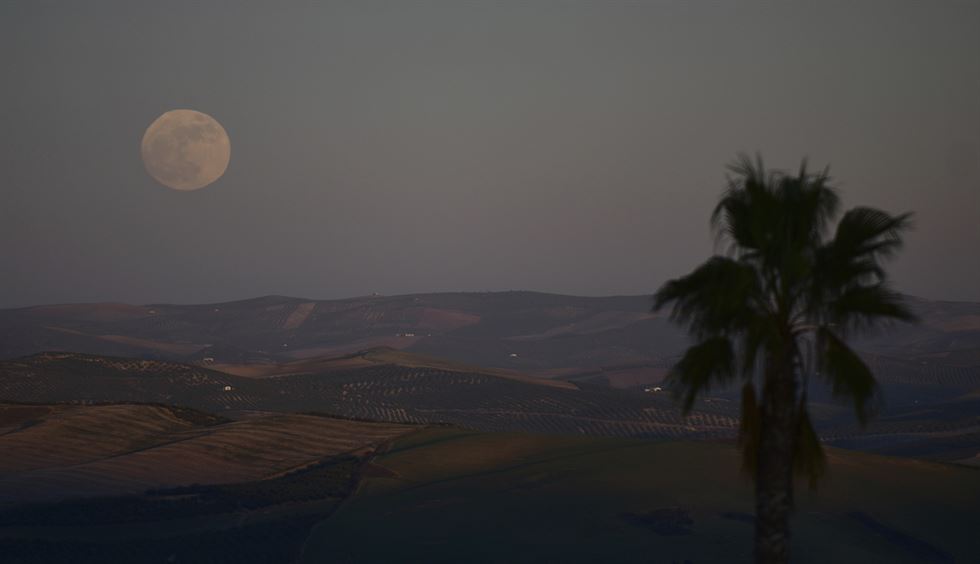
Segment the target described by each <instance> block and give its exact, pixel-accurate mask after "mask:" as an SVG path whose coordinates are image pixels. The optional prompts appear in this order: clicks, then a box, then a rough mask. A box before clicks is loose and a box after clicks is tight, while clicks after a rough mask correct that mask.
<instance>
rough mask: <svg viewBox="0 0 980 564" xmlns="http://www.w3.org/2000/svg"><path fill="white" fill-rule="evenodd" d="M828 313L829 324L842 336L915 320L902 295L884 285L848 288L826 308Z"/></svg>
mask: <svg viewBox="0 0 980 564" xmlns="http://www.w3.org/2000/svg"><path fill="white" fill-rule="evenodd" d="M827 310H828V314H829V319H830V322H831V323H833V324H834V325H835V326H836V327H838V328H839V329H838V331H839V332H841V333H842V334H849V333H853V332H855V331H866V330H868V329H871V328H872V327H873V326H875V325H880V324H881V323H882V322H888V321H904V322H913V321H915V320H916V316H915V314H914V313H912V311H911V310H910V309H909V308H908V306H907V305H905V301H904V299H903V298H902V295H901V294H899V293H898V292H894V291H892V290H891V289H890V288H889V287H888V286H887V285H886V284H884V283H878V284H873V285H870V286H863V285H853V286H849V287H848V288H847V289H845V290H844V291H843V292H842V293H841V294H840V295H839V296H838V297H837V298H835V299H834V300H833V301H832V302H831V303H829V304H827Z"/></svg>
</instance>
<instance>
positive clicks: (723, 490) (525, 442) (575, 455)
mask: <svg viewBox="0 0 980 564" xmlns="http://www.w3.org/2000/svg"><path fill="white" fill-rule="evenodd" d="M830 459H831V469H830V474H829V477H828V479H827V480H826V481H825V482H824V484H823V485H822V486H821V488H820V490H819V491H817V492H816V493H810V492H809V491H808V490H806V488H805V487H804V488H800V490H799V492H798V495H797V504H798V507H797V514H796V517H795V519H794V528H795V531H796V535H795V537H794V548H795V556H794V562H814V563H816V562H888V563H901V562H978V561H980V550H978V549H977V543H976V531H977V523H980V471H977V470H975V469H971V468H964V467H957V466H951V465H942V464H936V463H928V462H919V461H911V460H903V459H893V458H886V457H879V456H874V455H866V454H859V453H854V452H848V451H840V450H831V451H830ZM738 463H739V461H738V456H737V453H736V451H735V449H734V447H732V446H730V445H725V444H718V443H679V442H678V443H655V442H645V441H636V440H628V439H596V438H579V437H555V436H540V435H538V436H533V435H518V434H478V433H468V432H464V431H457V430H451V429H430V430H426V431H422V432H420V433H417V434H413V435H410V436H407V437H403V438H401V439H399V440H397V441H396V442H395V443H394V445H393V446H392V448H391V450H390V451H389V452H387V453H386V454H383V455H381V456H379V457H378V458H376V459H375V461H374V465H375V467H374V468H373V470H374V471H373V472H370V473H367V474H368V476H369V477H367V478H366V479H365V481H364V482H363V484H362V487H361V488H360V491H359V492H358V493H357V494H356V495H355V496H354V497H353V498H351V499H350V500H348V502H347V503H346V504H345V505H344V506H343V507H342V508H341V509H340V510H339V511H338V512H337V513H335V514H334V515H333V516H332V517H331V518H330V519H328V520H326V521H324V522H322V523H320V524H319V525H318V526H316V527H315V528H314V529H313V532H312V534H311V535H310V538H309V539H308V541H307V543H306V546H305V549H304V552H303V554H304V557H303V560H302V561H303V562H307V563H318V562H326V561H330V562H391V561H417V562H686V561H690V562H694V563H697V562H748V561H750V557H751V545H752V530H753V529H752V516H751V513H752V487H751V484H750V483H749V482H748V481H747V480H746V479H745V477H744V476H742V475H740V473H739V472H738Z"/></svg>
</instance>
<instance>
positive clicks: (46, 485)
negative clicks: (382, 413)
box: [0, 404, 412, 503]
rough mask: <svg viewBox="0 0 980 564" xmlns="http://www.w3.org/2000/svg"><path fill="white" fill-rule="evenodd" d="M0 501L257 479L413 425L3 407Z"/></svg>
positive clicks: (152, 409) (146, 408)
mask: <svg viewBox="0 0 980 564" xmlns="http://www.w3.org/2000/svg"><path fill="white" fill-rule="evenodd" d="M0 424H2V430H0V433H2V434H0V452H2V453H3V456H2V457H0V503H9V502H13V501H38V500H45V499H61V498H66V497H73V496H95V495H119V494H128V493H141V492H143V491H145V490H147V489H152V488H162V487H173V486H179V485H187V484H212V483H228V482H246V481H254V480H261V479H265V478H269V477H270V476H275V475H277V474H279V473H282V472H287V471H290V470H295V469H297V468H301V467H304V466H306V465H309V464H312V463H315V462H317V461H320V460H323V459H325V458H328V457H331V456H337V455H339V454H343V453H351V452H356V451H361V450H365V449H373V448H376V447H377V446H378V445H380V444H382V443H384V442H385V441H388V440H390V439H391V438H392V437H395V436H397V435H400V434H402V433H406V432H408V431H411V430H412V427H409V426H405V425H393V424H385V423H368V422H360V421H348V420H338V419H331V418H327V417H320V416H312V415H295V414H265V415H256V416H254V417H249V418H247V419H243V420H239V421H227V420H223V419H221V418H218V417H214V416H210V415H207V414H204V413H201V412H196V411H192V410H187V409H178V408H172V407H168V406H159V405H127V404H122V405H86V406H82V405H50V406H47V405H41V406H25V405H9V404H8V405H0Z"/></svg>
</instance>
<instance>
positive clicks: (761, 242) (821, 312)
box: [653, 155, 913, 564]
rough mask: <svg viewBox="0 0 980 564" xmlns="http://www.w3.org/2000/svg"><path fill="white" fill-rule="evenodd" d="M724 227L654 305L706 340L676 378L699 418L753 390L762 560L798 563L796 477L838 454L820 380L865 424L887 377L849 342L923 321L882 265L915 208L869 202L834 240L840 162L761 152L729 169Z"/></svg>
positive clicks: (750, 456)
mask: <svg viewBox="0 0 980 564" xmlns="http://www.w3.org/2000/svg"><path fill="white" fill-rule="evenodd" d="M729 170H730V171H731V173H732V175H731V176H730V177H729V178H728V188H727V190H726V192H725V193H724V195H723V196H722V198H721V201H720V202H719V203H718V206H717V208H715V211H714V214H713V215H712V225H713V227H714V229H715V232H716V235H717V236H718V241H719V243H720V242H726V243H727V244H728V247H727V253H726V256H713V257H711V258H710V259H708V260H707V262H705V263H704V264H702V265H701V266H699V267H698V268H696V269H695V270H694V271H693V272H691V273H690V274H688V275H687V276H684V277H682V278H677V279H675V280H671V281H669V282H667V283H665V284H664V285H663V286H662V287H661V288H660V289H659V290H658V291H657V293H656V295H655V296H654V306H653V309H654V311H657V310H660V309H661V308H663V307H664V306H666V305H668V304H672V310H671V319H672V320H674V321H675V322H678V323H680V324H683V325H685V326H686V327H687V328H688V330H689V332H690V333H691V336H692V337H693V338H694V340H695V344H694V345H693V346H691V347H690V348H689V349H688V350H687V351H686V353H685V354H684V356H683V357H682V358H681V360H680V361H679V362H678V363H677V365H676V366H675V367H674V368H673V370H672V372H671V383H672V385H674V386H675V391H677V392H678V394H679V396H680V398H681V399H682V400H683V406H684V410H685V413H687V412H688V411H690V409H691V407H692V406H693V405H694V402H695V400H696V398H697V396H698V395H699V394H701V393H703V392H705V391H707V390H708V389H709V388H710V387H711V386H717V385H725V384H730V383H733V382H735V381H740V382H743V385H742V422H741V429H740V437H739V442H740V445H741V448H742V450H743V454H744V462H745V464H746V467H747V469H749V470H750V471H751V472H752V473H753V475H754V477H755V487H756V534H755V551H756V561H757V562H760V563H767V564H768V563H777V562H778V563H782V562H787V561H788V559H789V544H790V543H789V538H790V531H789V516H790V513H791V511H792V507H793V473H794V471H796V472H797V473H802V474H806V475H808V476H809V477H810V480H811V485H813V484H815V483H816V482H815V481H816V479H817V477H819V475H820V474H821V473H822V472H823V470H824V465H825V459H824V455H823V451H822V449H821V446H820V442H819V439H818V437H817V435H816V433H815V431H814V429H813V427H812V425H811V422H810V417H809V415H808V413H807V387H808V377H809V376H810V375H814V376H817V377H818V378H820V379H822V380H825V381H826V382H827V383H828V384H829V385H830V387H831V389H832V391H833V394H834V395H835V396H837V397H846V398H849V399H850V400H852V401H853V404H854V409H855V412H856V413H857V418H858V420H859V421H860V422H861V423H862V424H864V423H865V422H867V420H868V417H869V416H870V414H871V412H872V410H873V408H874V403H875V402H874V399H875V398H876V396H877V394H876V389H877V388H876V384H875V379H874V376H873V375H872V373H871V371H870V370H869V368H868V367H867V366H866V365H865V363H864V362H863V361H862V360H861V358H860V357H859V356H858V355H857V354H856V353H855V352H854V351H853V350H851V348H849V347H848V345H847V344H846V340H847V339H848V338H849V337H851V336H852V335H853V334H854V333H855V332H859V331H862V330H865V329H868V328H870V327H871V326H873V325H875V324H876V323H878V322H880V321H883V320H904V321H911V320H912V319H913V316H912V314H911V312H910V311H909V310H908V309H907V308H906V307H905V305H903V302H902V298H901V296H900V295H899V294H897V293H895V292H893V291H892V290H891V289H889V286H888V283H887V277H886V273H885V271H884V270H883V269H882V260H883V259H886V258H888V257H891V256H892V255H893V254H894V253H895V252H896V251H897V250H898V249H899V248H900V247H901V246H902V238H901V235H902V232H903V231H904V230H905V229H907V228H908V227H909V226H910V221H909V219H910V214H904V215H899V216H891V215H889V214H887V213H885V212H882V211H879V210H876V209H872V208H865V207H858V208H854V209H851V210H849V211H848V212H847V213H845V214H844V215H843V216H842V217H841V219H840V221H839V222H838V223H837V226H836V229H834V230H833V233H832V234H831V228H832V225H831V224H832V222H833V221H834V219H835V218H836V216H837V213H838V209H839V207H840V204H839V200H838V197H837V194H836V192H835V190H834V189H833V188H832V187H831V186H830V185H829V182H830V179H829V177H828V174H827V170H824V172H822V173H819V174H813V173H809V172H808V171H807V170H806V162H805V161H804V163H803V165H802V166H801V167H800V171H799V173H798V174H796V175H795V176H793V175H790V174H785V173H781V172H778V171H766V170H765V168H764V167H763V163H762V159H761V157H757V158H756V160H755V162H753V161H752V159H750V158H748V157H747V156H745V155H741V156H740V157H739V159H738V160H737V161H736V162H735V163H734V164H732V165H730V166H729Z"/></svg>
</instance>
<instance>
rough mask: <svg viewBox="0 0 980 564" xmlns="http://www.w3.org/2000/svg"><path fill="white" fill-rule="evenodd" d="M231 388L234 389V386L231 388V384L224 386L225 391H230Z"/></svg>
mask: <svg viewBox="0 0 980 564" xmlns="http://www.w3.org/2000/svg"><path fill="white" fill-rule="evenodd" d="M233 389H234V388H232V387H231V386H225V391H226V392H230V391H232V390H233Z"/></svg>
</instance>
